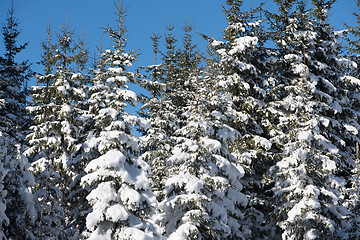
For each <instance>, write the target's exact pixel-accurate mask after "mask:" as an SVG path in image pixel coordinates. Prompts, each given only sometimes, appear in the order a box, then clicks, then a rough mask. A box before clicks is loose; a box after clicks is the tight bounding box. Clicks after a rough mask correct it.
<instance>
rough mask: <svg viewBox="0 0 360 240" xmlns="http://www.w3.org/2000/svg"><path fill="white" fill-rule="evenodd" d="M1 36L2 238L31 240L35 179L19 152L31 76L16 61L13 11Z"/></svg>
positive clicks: (17, 48)
mask: <svg viewBox="0 0 360 240" xmlns="http://www.w3.org/2000/svg"><path fill="white" fill-rule="evenodd" d="M2 34H3V37H4V44H5V53H4V56H2V57H1V59H0V115H1V117H0V145H1V151H0V152H1V153H0V161H1V166H2V171H1V173H2V174H1V179H2V181H1V184H2V185H1V186H2V187H1V199H2V204H1V205H2V206H1V212H2V217H1V225H2V238H5V239H33V238H34V236H33V234H32V227H33V224H34V221H35V218H36V211H35V208H34V201H33V198H32V194H31V192H30V191H29V189H30V188H31V187H32V186H33V184H34V178H33V176H32V175H31V173H30V172H29V167H30V165H29V163H28V160H27V158H26V157H25V156H24V155H23V148H22V143H23V138H24V136H23V134H24V128H23V126H24V125H25V123H26V121H27V118H26V115H25V111H24V109H25V104H26V94H25V92H26V89H25V86H26V83H27V81H28V79H29V78H30V76H31V74H32V72H31V70H30V65H29V64H28V62H27V61H23V62H21V63H17V62H16V61H15V57H16V56H17V54H18V53H20V52H21V51H22V50H24V49H25V47H26V46H27V43H26V44H23V45H18V44H17V38H18V36H19V34H20V31H19V30H18V22H17V20H16V19H15V16H14V9H13V8H11V9H10V10H9V12H8V18H7V21H6V24H3V26H2ZM5 205H6V206H5ZM4 235H5V236H4Z"/></svg>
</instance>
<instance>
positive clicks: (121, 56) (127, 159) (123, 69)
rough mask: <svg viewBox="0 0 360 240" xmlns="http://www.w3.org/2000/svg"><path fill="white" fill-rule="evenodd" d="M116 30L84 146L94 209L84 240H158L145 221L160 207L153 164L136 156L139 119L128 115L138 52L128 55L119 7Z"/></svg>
mask: <svg viewBox="0 0 360 240" xmlns="http://www.w3.org/2000/svg"><path fill="white" fill-rule="evenodd" d="M115 7H116V12H115V13H116V15H117V17H118V18H117V23H118V26H117V28H115V29H114V28H111V27H107V28H106V32H107V34H108V35H109V38H110V39H111V40H112V43H113V47H112V49H111V50H110V49H107V50H105V52H103V53H102V54H101V56H100V61H99V65H98V67H97V69H95V70H94V72H93V75H94V76H93V81H92V86H91V87H90V89H89V100H88V104H89V112H88V117H89V120H88V121H91V122H92V123H93V125H92V127H91V129H92V131H90V133H89V134H88V136H87V139H86V141H85V143H84V154H86V155H87V158H88V159H87V161H88V164H87V166H86V168H85V171H86V173H87V174H86V175H85V176H83V177H82V179H81V181H82V185H83V186H84V187H85V188H87V189H88V191H89V194H88V195H87V200H88V201H89V204H90V206H91V209H90V210H89V213H88V215H87V217H86V227H87V231H86V232H84V233H83V235H84V238H85V239H109V240H110V239H153V238H156V234H154V229H153V228H152V225H151V224H150V223H149V222H148V221H147V220H146V217H147V215H148V214H149V213H150V212H151V211H152V209H153V208H154V207H155V206H154V205H155V204H156V201H155V197H153V195H152V193H151V190H150V185H149V181H148V173H147V172H148V170H149V167H148V165H147V164H146V163H145V162H144V161H142V160H140V159H137V158H136V155H137V154H138V153H139V149H138V138H137V137H136V136H134V135H133V134H132V133H131V127H130V123H132V122H136V121H137V118H136V117H135V116H133V115H131V114H128V113H127V112H125V107H126V106H127V105H128V104H130V105H135V104H136V102H137V98H138V97H137V95H136V93H134V92H133V91H131V90H129V86H128V84H129V83H130V82H132V83H135V82H136V78H135V74H134V73H131V72H129V71H127V68H128V67H129V66H131V64H132V63H133V62H134V61H135V60H136V54H135V52H133V51H131V52H129V53H127V52H125V47H126V32H127V31H126V26H125V21H124V18H125V13H126V9H124V8H123V7H122V3H121V4H115Z"/></svg>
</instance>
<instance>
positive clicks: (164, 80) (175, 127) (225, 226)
mask: <svg viewBox="0 0 360 240" xmlns="http://www.w3.org/2000/svg"><path fill="white" fill-rule="evenodd" d="M167 29H168V30H169V33H168V34H167V35H166V38H165V41H166V45H165V47H166V49H167V51H166V53H164V54H163V63H162V64H161V65H159V64H156V63H155V65H156V66H158V67H157V69H160V70H157V69H156V68H154V67H153V66H151V68H150V70H152V72H151V73H152V77H153V79H152V80H153V81H152V85H151V84H149V85H150V86H152V87H154V88H155V89H157V92H155V93H154V91H153V94H152V97H151V98H149V99H148V101H146V102H145V104H144V107H143V110H144V112H145V114H144V115H145V116H146V114H147V116H148V118H147V120H148V121H149V122H150V124H151V128H149V129H148V130H147V131H145V135H144V137H143V138H142V139H143V141H144V150H143V151H144V153H143V155H142V156H141V158H142V159H144V160H145V161H147V162H149V164H150V165H151V167H152V179H153V181H154V185H153V186H154V192H155V193H156V196H157V198H158V200H159V201H160V203H159V208H158V212H157V213H156V214H155V216H154V219H155V220H156V223H157V224H158V225H160V227H161V228H162V233H163V237H164V238H167V239H195V238H197V239H231V238H236V239H241V238H243V239H245V238H246V236H247V235H246V234H248V232H247V231H246V229H242V228H241V227H242V224H241V221H242V218H243V213H242V210H241V208H242V207H244V206H245V205H246V203H247V198H246V196H245V195H244V194H242V193H241V190H242V184H241V183H240V179H241V177H242V176H243V174H244V171H243V168H242V167H241V166H240V165H239V164H238V163H237V161H236V159H235V158H234V156H233V155H232V154H231V153H230V152H229V151H228V145H227V144H228V142H231V141H233V140H234V139H235V138H236V136H237V135H238V132H237V131H236V130H234V129H233V128H231V127H229V126H227V125H225V124H223V123H222V122H221V119H222V116H221V115H222V114H223V113H221V112H219V108H220V107H219V105H221V104H219V103H218V102H217V101H216V98H217V94H220V92H217V93H216V94H215V93H214V92H212V91H210V89H209V86H213V84H216V79H213V78H210V77H208V78H206V79H207V80H206V81H205V78H204V77H202V76H201V74H200V68H198V65H199V62H200V56H199V54H198V53H197V52H196V51H195V46H194V45H193V43H192V36H191V31H192V29H193V27H192V26H191V25H190V24H189V23H187V24H186V25H185V28H184V30H185V36H184V42H183V44H184V45H183V48H182V49H177V48H176V46H175V42H176V39H175V38H174V36H173V33H172V30H173V26H171V24H170V25H169V26H168V27H167ZM155 47H157V45H155ZM154 52H155V54H156V52H157V51H156V48H155V51H154ZM155 71H156V72H159V73H160V75H154V72H155ZM156 72H155V73H156ZM164 86H165V87H164ZM158 92H160V94H158ZM217 104H219V105H217ZM145 110H146V111H145Z"/></svg>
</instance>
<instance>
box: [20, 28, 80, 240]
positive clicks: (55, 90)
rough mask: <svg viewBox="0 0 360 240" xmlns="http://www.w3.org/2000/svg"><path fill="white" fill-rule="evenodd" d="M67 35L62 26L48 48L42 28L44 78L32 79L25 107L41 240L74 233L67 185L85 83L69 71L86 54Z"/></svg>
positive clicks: (75, 145) (29, 154) (77, 134)
mask: <svg viewBox="0 0 360 240" xmlns="http://www.w3.org/2000/svg"><path fill="white" fill-rule="evenodd" d="M73 35H74V33H73V31H72V30H71V29H70V28H69V26H68V25H67V23H65V25H64V26H62V27H61V31H60V33H59V34H56V44H52V42H51V31H50V28H49V29H48V40H47V41H46V42H45V43H43V48H44V54H43V56H42V57H43V60H42V63H43V64H44V67H45V74H44V75H42V76H37V78H38V85H37V86H34V87H32V88H31V90H32V99H33V106H30V107H28V110H29V112H30V113H31V114H33V115H34V125H33V126H32V127H31V133H30V134H28V136H27V140H28V141H29V144H30V147H29V149H28V150H27V155H28V156H30V157H31V158H32V159H33V169H34V173H35V175H36V184H37V186H36V190H37V191H36V195H37V198H38V199H40V202H39V206H38V211H39V212H40V215H41V218H40V219H39V222H38V225H39V226H38V231H37V233H36V234H37V237H38V238H42V239H59V238H61V239H67V238H68V237H69V236H74V235H76V234H77V233H76V229H74V228H75V227H74V225H73V223H72V221H71V218H72V217H71V216H72V215H73V212H71V210H72V206H71V204H70V203H71V202H72V199H71V197H72V195H70V184H71V183H72V181H73V178H75V177H76V173H75V172H74V171H73V169H72V168H71V166H72V165H71V164H72V159H73V154H74V152H75V151H76V150H77V148H78V144H77V139H78V138H79V135H80V134H79V133H80V129H79V127H81V124H80V123H79V121H78V116H80V115H81V114H82V112H83V110H82V109H81V103H82V102H83V100H84V99H85V97H86V93H85V91H84V86H85V84H86V81H85V80H86V78H85V77H84V76H83V74H81V73H80V72H76V71H75V70H74V67H75V66H76V65H77V66H80V64H79V62H81V63H82V62H84V59H86V54H85V55H84V54H83V49H82V47H81V46H79V44H76V43H75V42H74V36H73ZM80 45H81V44H80ZM78 52H79V53H78ZM75 226H76V224H75Z"/></svg>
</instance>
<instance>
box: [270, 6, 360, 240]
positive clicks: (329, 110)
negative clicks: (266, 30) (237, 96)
mask: <svg viewBox="0 0 360 240" xmlns="http://www.w3.org/2000/svg"><path fill="white" fill-rule="evenodd" d="M333 2H334V1H315V0H314V1H312V7H313V8H312V9H309V8H308V4H307V2H306V1H302V0H288V1H276V3H277V4H278V7H279V8H278V9H279V10H278V13H277V14H273V15H272V16H271V24H272V25H271V27H272V28H273V29H274V34H273V41H274V42H275V44H277V49H278V50H277V51H278V54H277V56H274V57H273V58H272V59H270V60H269V61H271V63H272V64H273V65H274V66H276V67H275V68H273V72H272V76H273V78H274V81H275V82H276V85H275V87H274V88H272V89H271V90H270V91H269V94H268V96H269V98H268V100H267V106H266V116H267V120H268V122H267V128H268V129H269V130H268V131H269V136H270V141H271V143H272V144H276V145H278V146H280V149H281V150H280V151H277V152H273V154H275V155H277V158H278V159H279V161H277V162H276V164H275V165H274V166H273V167H272V168H271V169H270V171H269V174H270V175H269V176H270V178H271V180H270V181H273V184H274V185H273V188H272V192H273V194H274V197H273V200H272V203H271V204H273V207H274V210H273V212H272V214H270V215H269V216H270V217H271V218H270V219H269V221H274V222H277V225H278V227H279V229H278V230H275V229H274V230H273V231H274V232H275V235H277V236H280V235H281V236H282V239H323V238H324V239H325V238H328V239H340V238H342V239H348V238H350V228H351V226H350V224H348V223H349V222H351V221H349V220H346V221H343V219H348V218H350V217H351V213H350V212H349V210H348V208H347V204H346V202H347V200H346V199H347V191H346V190H347V189H346V188H347V187H348V185H349V183H350V181H349V179H350V176H351V165H352V164H353V160H352V157H353V156H354V153H355V143H356V142H358V141H359V138H358V137H359V135H358V129H359V128H358V127H359V125H358V123H357V121H358V120H357V116H358V109H357V108H354V104H353V102H354V101H355V99H356V98H355V96H356V95H355V94H354V93H355V92H357V91H358V88H359V85H358V83H359V82H358V80H357V79H355V78H354V77H352V76H349V75H348V72H349V68H351V67H352V66H353V63H352V62H351V61H349V60H347V59H345V58H342V57H341V55H340V53H341V52H340V44H339V42H338V41H337V38H336V35H335V33H334V31H333V29H332V27H331V26H330V24H329V22H328V11H329V10H330V8H331V6H332V4H333ZM275 235H274V238H275Z"/></svg>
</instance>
